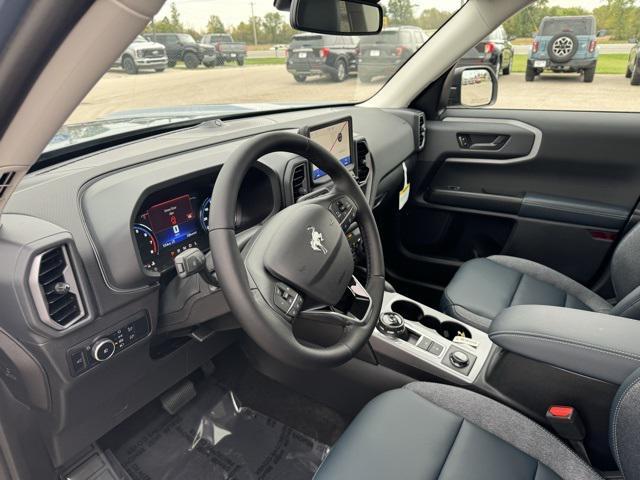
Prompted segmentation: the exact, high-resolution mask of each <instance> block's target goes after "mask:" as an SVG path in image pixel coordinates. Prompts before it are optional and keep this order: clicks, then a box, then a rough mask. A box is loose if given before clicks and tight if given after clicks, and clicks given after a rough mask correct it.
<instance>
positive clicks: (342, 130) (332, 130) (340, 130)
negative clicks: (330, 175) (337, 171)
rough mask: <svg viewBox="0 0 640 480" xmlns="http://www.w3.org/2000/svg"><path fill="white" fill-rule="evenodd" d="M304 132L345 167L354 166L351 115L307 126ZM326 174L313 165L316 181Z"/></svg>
mask: <svg viewBox="0 0 640 480" xmlns="http://www.w3.org/2000/svg"><path fill="white" fill-rule="evenodd" d="M302 133H303V134H304V135H306V136H308V137H309V138H310V139H311V140H313V141H314V142H317V143H319V144H320V145H322V146H323V147H324V148H326V149H327V150H328V151H329V152H331V153H332V154H333V156H334V157H336V158H337V159H338V160H339V161H340V163H342V164H343V165H344V166H345V167H347V168H353V130H352V127H351V118H350V117H347V118H343V119H340V120H336V121H335V122H332V123H327V124H323V125H317V126H311V127H307V128H305V129H303V131H302ZM326 175H327V174H326V172H324V171H323V170H321V169H319V168H318V167H316V166H315V165H313V164H312V165H311V178H312V180H313V181H314V182H315V183H317V182H320V181H322V180H324V178H325V177H326Z"/></svg>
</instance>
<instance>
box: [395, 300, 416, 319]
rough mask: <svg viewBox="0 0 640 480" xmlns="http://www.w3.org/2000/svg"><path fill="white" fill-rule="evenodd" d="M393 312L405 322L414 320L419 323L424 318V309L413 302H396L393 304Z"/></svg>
mask: <svg viewBox="0 0 640 480" xmlns="http://www.w3.org/2000/svg"><path fill="white" fill-rule="evenodd" d="M391 310H393V311H394V312H396V313H397V314H399V315H402V317H403V318H404V319H405V320H413V321H414V322H417V321H418V320H419V319H420V317H422V315H423V314H422V309H421V308H420V307H419V306H418V305H416V304H415V303H413V302H407V301H406V300H396V301H395V302H393V303H392V304H391Z"/></svg>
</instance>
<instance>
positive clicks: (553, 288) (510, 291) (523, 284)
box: [441, 224, 640, 331]
mask: <svg viewBox="0 0 640 480" xmlns="http://www.w3.org/2000/svg"><path fill="white" fill-rule="evenodd" d="M638 253H640V224H639V225H636V226H635V227H634V228H632V229H631V230H630V231H629V233H628V234H627V235H626V236H625V237H624V238H623V239H622V241H621V242H620V244H619V245H618V247H617V248H616V250H615V252H614V254H613V257H612V259H611V279H612V282H613V287H614V290H615V293H616V297H617V299H618V302H617V303H616V304H615V306H613V305H611V304H610V303H609V302H607V301H606V300H605V299H604V298H602V297H600V296H598V295H597V294H596V293H594V292H592V291H591V290H589V289H588V288H586V287H584V286H583V285H580V284H579V283H578V282H576V281H574V280H572V279H571V278H569V277H567V276H566V275H563V274H561V273H559V272H557V271H555V270H552V269H551V268H549V267H545V266H544V265H541V264H539V263H536V262H532V261H530V260H525V259H522V258H516V257H508V256H503V255H495V256H492V257H488V258H476V259H473V260H469V261H468V262H466V263H464V264H463V265H462V267H460V269H458V271H457V272H456V274H455V276H454V277H453V279H452V280H451V282H450V283H449V285H448V286H447V288H446V289H445V291H444V294H443V296H442V301H441V307H442V311H443V312H444V313H446V314H447V315H449V316H451V317H454V318H457V319H458V320H461V321H463V322H465V323H468V324H470V325H473V326H474V327H476V328H479V329H480V330H484V331H488V329H489V325H491V322H492V321H493V319H495V318H496V317H497V316H498V315H499V314H500V312H502V310H504V309H505V308H508V307H511V306H515V305H548V306H559V307H566V308H574V309H580V310H591V311H594V312H599V313H608V314H611V315H617V316H621V317H629V318H635V319H640V256H639V255H638Z"/></svg>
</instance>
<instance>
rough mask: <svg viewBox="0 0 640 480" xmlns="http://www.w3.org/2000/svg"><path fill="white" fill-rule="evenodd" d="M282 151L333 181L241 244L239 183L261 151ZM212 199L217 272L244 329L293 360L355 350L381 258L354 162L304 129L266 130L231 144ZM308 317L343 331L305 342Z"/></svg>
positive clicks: (370, 314)
mask: <svg viewBox="0 0 640 480" xmlns="http://www.w3.org/2000/svg"><path fill="white" fill-rule="evenodd" d="M283 151H284V152H290V153H294V154H297V155H299V156H301V157H304V158H307V159H309V160H310V161H311V162H312V163H313V164H315V165H316V166H318V167H319V168H321V169H322V170H323V171H325V172H326V173H327V174H328V175H329V176H330V177H331V179H332V180H333V182H334V183H333V188H332V189H331V190H330V191H329V192H328V193H327V194H325V195H322V196H320V197H317V198H313V199H311V200H307V201H302V202H298V203H296V204H294V205H291V206H289V207H287V208H285V209H283V210H281V211H280V212H278V213H277V214H275V215H274V216H272V217H270V218H269V219H268V220H267V221H266V222H265V223H264V225H263V226H262V228H261V229H260V230H259V231H258V232H257V233H256V234H255V236H254V237H253V239H252V240H251V241H250V242H249V244H248V245H247V246H246V247H245V248H244V249H243V251H242V252H240V250H239V248H238V244H237V241H236V236H235V212H236V204H237V200H238V192H239V191H240V185H241V184H242V181H243V179H244V177H245V175H246V173H247V171H248V170H249V168H250V167H251V166H252V165H253V164H254V163H256V162H257V161H258V159H259V158H261V157H263V156H264V155H267V154H269V153H273V152H283ZM212 198H215V201H214V202H212V207H211V212H210V218H209V241H210V246H211V252H212V256H213V263H214V266H215V270H216V275H217V277H218V281H219V283H220V286H221V288H222V291H223V294H224V296H225V299H226V301H227V303H228V305H229V308H230V309H231V312H232V313H233V314H234V315H235V317H236V319H237V320H238V322H239V323H240V325H241V326H242V327H243V329H244V330H245V331H246V333H247V334H248V335H249V336H250V337H251V338H252V339H253V340H254V341H255V342H256V343H257V344H258V345H259V346H260V347H261V348H262V349H264V350H265V351H266V352H268V353H269V354H271V355H272V356H274V357H276V358H278V359H280V360H281V361H283V362H285V363H288V364H291V365H294V366H297V367H303V368H304V367H310V368H319V367H333V366H337V365H340V364H342V363H344V362H346V361H347V360H349V359H351V358H353V357H354V356H355V355H356V353H357V352H358V351H359V350H360V349H361V348H362V347H363V346H364V345H365V343H366V342H367V340H368V339H369V337H370V336H371V333H372V332H373V329H374V328H375V324H376V322H377V320H378V317H379V315H380V310H381V308H382V297H383V295H384V260H383V255H382V244H381V242H380V236H379V234H378V228H377V226H376V222H375V219H374V217H373V212H372V211H371V207H370V206H369V204H368V202H367V200H366V199H365V196H364V195H363V193H362V191H361V190H360V187H359V186H358V184H357V182H356V180H355V179H354V178H353V177H352V175H351V174H350V173H349V171H348V170H347V169H346V168H345V167H344V166H343V165H342V164H341V163H340V162H339V161H338V160H337V159H336V158H334V157H333V156H332V155H331V154H330V153H329V152H328V151H327V150H325V149H324V148H323V147H322V146H320V145H319V144H317V143H315V142H313V141H312V140H310V139H308V138H306V137H303V136H302V135H298V134H295V133H288V132H272V133H265V134H262V135H258V136H256V137H253V138H251V139H249V140H246V141H245V142H244V143H243V144H242V145H241V146H240V147H238V148H237V149H236V150H235V152H233V154H232V155H231V157H230V158H229V159H228V160H227V161H226V162H225V164H224V166H223V167H222V169H221V171H220V173H219V175H218V178H217V179H216V182H215V185H214V188H213V193H212ZM354 220H355V221H357V222H358V224H359V227H360V231H361V233H362V239H363V243H364V249H365V252H366V257H367V281H366V287H363V286H362V285H361V284H360V283H359V282H358V280H357V279H356V278H355V276H354V274H353V273H354V261H353V256H352V254H351V249H350V248H349V242H348V241H347V238H346V235H345V232H344V229H345V228H348V226H349V225H350V224H351V223H352V222H353V221H354ZM355 311H358V312H359V313H360V315H358V314H356V313H354V312H355ZM362 312H364V313H362ZM303 317H304V318H306V319H308V320H312V321H318V322H325V323H332V324H336V323H337V324H339V325H340V326H342V327H343V335H342V337H341V338H340V340H339V341H338V342H337V343H335V344H334V345H332V346H329V347H326V348H320V347H318V348H316V347H313V346H310V345H306V344H302V343H301V342H299V341H298V340H297V339H296V337H295V336H294V333H293V323H294V322H295V321H296V320H297V319H300V318H303Z"/></svg>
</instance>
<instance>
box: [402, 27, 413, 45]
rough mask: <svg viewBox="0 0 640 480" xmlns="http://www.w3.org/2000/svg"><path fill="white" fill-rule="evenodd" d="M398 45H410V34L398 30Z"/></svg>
mask: <svg viewBox="0 0 640 480" xmlns="http://www.w3.org/2000/svg"><path fill="white" fill-rule="evenodd" d="M400 43H401V44H403V45H411V43H412V42H411V32H409V31H407V30H400Z"/></svg>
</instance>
